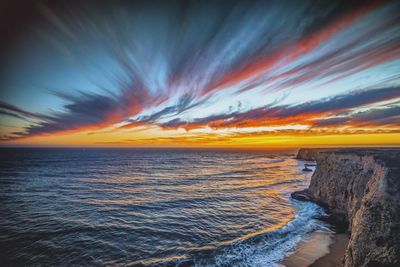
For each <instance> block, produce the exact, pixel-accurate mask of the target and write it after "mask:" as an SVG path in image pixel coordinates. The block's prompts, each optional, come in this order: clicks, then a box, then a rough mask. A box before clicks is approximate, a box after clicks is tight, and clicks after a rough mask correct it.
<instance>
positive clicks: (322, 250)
mask: <svg viewBox="0 0 400 267" xmlns="http://www.w3.org/2000/svg"><path fill="white" fill-rule="evenodd" d="M348 242H349V236H348V234H346V233H335V232H327V231H316V232H314V233H312V234H311V235H310V236H309V237H308V238H306V239H304V240H302V241H301V242H300V243H299V244H298V246H297V248H296V250H295V252H294V253H293V254H290V255H288V256H287V257H286V258H285V259H284V260H283V261H282V262H281V263H280V266H285V267H304V266H310V267H337V266H341V265H342V261H343V257H344V255H345V252H346V247H347V244H348Z"/></svg>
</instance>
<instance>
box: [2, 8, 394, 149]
mask: <svg viewBox="0 0 400 267" xmlns="http://www.w3.org/2000/svg"><path fill="white" fill-rule="evenodd" d="M6 2H7V1H6ZM12 3H14V4H12ZM1 10H2V12H3V14H2V16H1V17H2V20H1V21H0V22H1V24H2V27H1V36H2V39H3V40H5V41H4V42H2V44H1V46H0V58H1V63H2V64H1V67H0V88H1V91H0V145H1V146H96V147H97V146H100V147H102V146H112V147H114V146H118V147H119V146H121V147H225V148H230V147H232V148H236V147H245V148H268V147H271V148H279V147H282V148H284V147H315V146H393V145H400V2H399V1H370V2H365V1H358V2H354V1H311V0H310V1H306V0H304V1H303V0H302V1H115V2H113V1H97V2H88V1H73V2H69V3H67V2H62V1H48V2H46V1H42V2H39V1H32V2H30V1H29V2H25V4H24V5H21V3H18V1H17V4H15V2H12V1H9V3H8V4H7V3H5V4H3V6H2V8H1Z"/></svg>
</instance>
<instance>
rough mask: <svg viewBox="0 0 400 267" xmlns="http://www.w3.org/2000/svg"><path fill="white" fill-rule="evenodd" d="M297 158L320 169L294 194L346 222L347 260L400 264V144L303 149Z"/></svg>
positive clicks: (349, 266) (350, 266)
mask: <svg viewBox="0 0 400 267" xmlns="http://www.w3.org/2000/svg"><path fill="white" fill-rule="evenodd" d="M297 158H299V159H305V160H316V162H317V169H316V171H315V173H314V174H313V176H312V178H311V182H310V186H309V188H308V189H306V190H304V191H301V192H294V193H293V194H292V197H293V198H297V199H299V200H303V201H304V200H305V201H314V202H316V203H318V204H320V205H321V206H323V207H325V208H326V209H327V210H328V211H329V212H330V213H331V214H332V216H333V217H334V219H335V220H336V221H338V222H342V223H345V224H347V226H348V227H347V230H348V232H349V234H350V241H349V244H348V246H347V249H346V253H345V255H344V259H343V263H344V266H346V267H359V266H369V267H371V266H400V149H357V148H354V149H301V150H300V151H299V153H298V155H297Z"/></svg>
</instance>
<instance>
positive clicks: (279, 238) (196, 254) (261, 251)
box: [131, 199, 330, 267]
mask: <svg viewBox="0 0 400 267" xmlns="http://www.w3.org/2000/svg"><path fill="white" fill-rule="evenodd" d="M291 202H292V205H293V206H294V207H295V208H296V209H297V212H296V215H295V218H294V219H293V220H292V221H290V222H289V223H287V224H286V225H285V226H284V227H282V228H279V229H277V230H273V231H268V230H265V232H259V233H257V234H254V235H251V236H248V237H245V238H241V239H240V240H236V241H231V242H225V243H224V244H221V245H220V246H218V247H215V248H213V247H207V248H200V249H198V250H195V251H193V255H190V256H189V257H187V256H180V257H179V258H178V259H177V258H175V259H172V260H171V258H168V259H153V260H152V261H151V263H150V262H147V263H148V264H146V263H145V262H141V264H143V265H150V266H160V267H161V266H197V267H209V266H213V267H226V266H238V267H250V266H279V262H281V261H282V260H283V259H284V258H285V257H286V256H287V255H290V254H291V253H293V252H294V249H295V248H296V246H297V244H298V243H299V242H300V241H301V240H304V239H305V238H306V237H307V236H308V235H309V234H311V233H312V232H314V231H316V230H324V231H330V229H329V228H328V225H326V224H325V223H323V222H321V221H319V220H317V219H315V217H317V216H320V215H326V214H325V212H324V210H323V209H322V208H321V207H320V206H318V205H316V204H314V203H311V202H299V201H297V200H294V199H291ZM136 264H137V262H136ZM136 264H132V265H131V266H137V265H136Z"/></svg>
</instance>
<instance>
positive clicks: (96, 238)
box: [0, 148, 325, 266]
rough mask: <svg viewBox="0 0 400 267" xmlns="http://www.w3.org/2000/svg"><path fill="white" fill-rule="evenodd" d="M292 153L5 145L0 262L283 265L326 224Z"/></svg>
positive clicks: (0, 175) (0, 174)
mask: <svg viewBox="0 0 400 267" xmlns="http://www.w3.org/2000/svg"><path fill="white" fill-rule="evenodd" d="M293 156H294V155H293V154H290V153H289V154H285V153H272V152H261V151H248V152H246V151H194V150H172V149H170V150H168V149H163V150H156V149H34V148H31V149H16V148H13V149H11V148H3V149H1V150H0V203H1V205H0V265H58V266H70V265H99V266H104V265H113V266H143V265H145V266H174V265H178V266H179V265H180V266H191V265H195V266H274V265H275V264H277V263H278V262H279V261H280V260H281V259H282V258H283V256H284V255H286V254H287V253H290V251H292V250H293V248H294V247H295V245H296V244H297V243H298V242H299V241H300V240H302V239H303V238H304V237H305V236H306V235H307V234H309V233H311V232H312V231H315V230H317V229H321V228H323V227H325V226H324V225H323V224H322V223H320V222H318V221H316V220H314V219H312V218H313V217H314V216H315V215H318V214H321V213H323V211H322V210H321V208H319V207H318V206H316V205H314V204H312V203H299V202H297V201H295V200H292V199H290V193H291V192H293V191H295V190H300V189H302V188H304V187H306V186H307V185H308V183H309V179H310V174H309V173H307V174H304V173H302V172H301V167H302V165H301V164H302V163H301V162H299V161H297V160H295V159H294V158H293Z"/></svg>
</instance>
